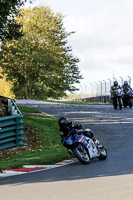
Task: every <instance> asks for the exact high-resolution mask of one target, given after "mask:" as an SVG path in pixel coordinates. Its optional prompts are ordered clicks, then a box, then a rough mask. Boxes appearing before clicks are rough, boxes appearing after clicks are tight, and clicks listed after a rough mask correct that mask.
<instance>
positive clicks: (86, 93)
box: [79, 77, 131, 98]
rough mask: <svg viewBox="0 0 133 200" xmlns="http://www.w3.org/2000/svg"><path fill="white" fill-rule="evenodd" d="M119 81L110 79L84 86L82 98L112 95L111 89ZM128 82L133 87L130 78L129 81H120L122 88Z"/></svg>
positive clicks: (121, 79)
mask: <svg viewBox="0 0 133 200" xmlns="http://www.w3.org/2000/svg"><path fill="white" fill-rule="evenodd" d="M115 80H117V79H116V78H114V80H110V79H108V80H107V81H105V80H103V81H99V82H94V83H89V84H83V85H80V91H79V94H80V97H81V98H90V97H98V96H99V97H100V96H109V95H110V89H111V86H112V85H113V82H114V81H115ZM125 80H127V81H128V83H129V85H131V78H130V77H128V78H127V79H123V78H122V77H121V78H120V79H118V80H117V81H118V84H119V85H120V86H122V85H123V83H124V81H125Z"/></svg>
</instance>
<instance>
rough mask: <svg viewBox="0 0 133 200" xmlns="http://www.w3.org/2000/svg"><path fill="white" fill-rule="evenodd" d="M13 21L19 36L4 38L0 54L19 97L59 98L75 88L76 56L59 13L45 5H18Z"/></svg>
mask: <svg viewBox="0 0 133 200" xmlns="http://www.w3.org/2000/svg"><path fill="white" fill-rule="evenodd" d="M21 12H22V16H21V17H19V18H18V19H17V23H23V34H24V35H23V37H21V38H20V39H19V40H15V39H14V40H11V41H8V40H4V41H3V44H2V52H1V54H0V60H1V64H0V66H1V67H2V68H3V73H4V74H7V79H8V80H10V81H12V82H13V92H14V93H15V95H16V97H19V98H36V99H37V98H40V99H46V98H55V99H57V98H59V97H62V96H64V95H66V91H67V90H68V91H70V92H72V91H75V90H76V88H75V87H74V86H73V84H74V83H79V80H80V79H81V78H82V76H81V75H80V72H79V69H78V66H77V63H78V62H79V59H78V58H76V57H74V56H73V54H72V48H71V47H68V46H67V37H68V36H70V35H71V34H72V33H67V32H66V31H65V28H64V27H63V16H62V15H61V14H59V13H56V14H54V13H52V12H51V10H50V9H49V7H43V6H42V7H39V8H38V7H34V8H33V9H31V8H30V9H27V10H25V9H22V10H21Z"/></svg>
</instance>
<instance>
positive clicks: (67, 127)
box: [58, 117, 99, 153]
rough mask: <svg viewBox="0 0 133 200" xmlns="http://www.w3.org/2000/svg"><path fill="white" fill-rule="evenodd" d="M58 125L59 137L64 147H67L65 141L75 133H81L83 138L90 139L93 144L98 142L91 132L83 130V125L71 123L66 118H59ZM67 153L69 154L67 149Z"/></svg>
mask: <svg viewBox="0 0 133 200" xmlns="http://www.w3.org/2000/svg"><path fill="white" fill-rule="evenodd" d="M58 123H59V127H60V130H59V133H60V136H61V141H62V143H63V145H64V146H65V147H67V145H66V144H65V140H66V139H67V138H68V137H69V136H70V135H71V134H74V133H75V132H77V133H80V132H82V133H83V134H84V135H85V136H87V137H89V138H91V139H92V140H93V141H94V142H96V141H97V143H98V142H99V141H98V140H96V138H95V137H94V134H93V132H92V131H91V130H90V129H86V130H83V128H84V127H83V125H81V124H77V123H74V122H71V121H69V120H68V119H67V118H66V117H61V118H60V119H59V122H58ZM68 152H69V153H71V149H69V147H68Z"/></svg>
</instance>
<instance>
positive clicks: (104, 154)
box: [98, 147, 107, 160]
mask: <svg viewBox="0 0 133 200" xmlns="http://www.w3.org/2000/svg"><path fill="white" fill-rule="evenodd" d="M99 152H100V155H99V157H98V159H99V160H105V159H106V158H107V150H106V149H104V147H103V148H101V149H99Z"/></svg>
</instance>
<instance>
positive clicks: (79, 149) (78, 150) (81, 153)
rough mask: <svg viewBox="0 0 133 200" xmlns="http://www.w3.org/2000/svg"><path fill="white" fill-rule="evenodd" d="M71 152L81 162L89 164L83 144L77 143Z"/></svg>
mask: <svg viewBox="0 0 133 200" xmlns="http://www.w3.org/2000/svg"><path fill="white" fill-rule="evenodd" d="M73 153H74V155H75V156H76V157H77V158H78V160H79V161H80V162H81V163H84V164H89V162H90V156H89V153H88V151H87V149H86V148H85V146H83V145H82V144H78V145H77V146H76V147H74V148H73Z"/></svg>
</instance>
